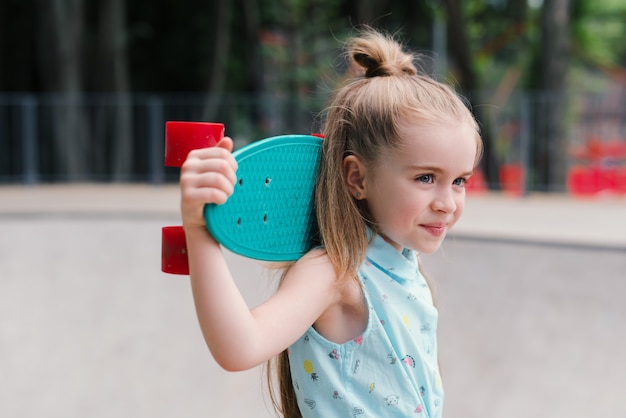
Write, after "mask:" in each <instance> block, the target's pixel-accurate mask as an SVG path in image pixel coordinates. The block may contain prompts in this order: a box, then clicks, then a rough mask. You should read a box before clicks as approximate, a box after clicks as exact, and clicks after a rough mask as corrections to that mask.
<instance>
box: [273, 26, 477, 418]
mask: <svg viewBox="0 0 626 418" xmlns="http://www.w3.org/2000/svg"><path fill="white" fill-rule="evenodd" d="M346 54H347V56H348V57H349V59H350V64H351V67H350V69H349V71H348V72H349V73H350V74H351V77H350V78H348V80H347V81H346V82H345V83H344V84H343V85H342V86H340V87H339V88H338V89H337V90H336V91H335V93H334V95H333V97H332V98H331V101H330V104H329V106H328V108H327V109H326V110H325V112H324V116H325V129H324V136H325V139H324V142H323V145H322V151H321V152H322V155H321V159H320V165H319V168H318V175H317V183H316V187H315V209H316V216H317V221H318V226H319V236H320V241H321V242H320V244H321V246H322V247H324V248H325V250H326V253H327V255H328V257H329V259H330V261H331V263H332V265H333V266H334V268H335V271H336V273H337V276H338V281H339V282H340V283H341V282H343V281H345V280H353V279H354V280H355V279H356V277H357V272H358V270H359V268H360V266H361V265H362V264H363V262H364V261H365V254H366V251H367V247H368V245H369V238H370V237H369V236H368V232H367V229H368V227H369V228H371V229H373V230H374V231H376V224H375V222H374V220H373V219H372V217H371V214H370V213H369V211H368V209H367V205H366V204H363V201H357V200H355V199H354V197H353V196H352V195H351V194H350V193H349V191H348V188H347V183H346V178H345V174H344V169H343V161H344V158H345V157H346V156H348V155H355V156H357V157H358V158H359V159H360V160H361V161H362V162H363V164H365V166H366V167H374V166H375V164H376V162H377V160H378V159H377V157H378V156H380V155H381V154H382V153H384V152H388V151H389V149H390V148H391V149H398V148H399V147H400V146H401V145H402V141H403V139H402V138H401V136H400V134H399V131H400V128H401V127H402V126H403V125H406V124H407V123H411V124H424V125H433V124H469V125H470V126H471V127H473V129H474V130H475V132H476V147H477V157H476V161H478V159H479V156H480V154H481V153H482V142H481V139H480V135H479V133H478V132H479V129H478V124H477V123H476V121H475V119H474V117H473V115H472V113H471V112H470V110H469V109H468V107H467V106H466V104H465V102H464V101H463V100H462V99H461V98H460V97H459V96H458V95H457V94H456V93H455V92H454V91H453V90H452V89H451V88H450V87H449V86H447V85H445V84H442V83H439V82H437V81H435V80H433V79H432V78H431V77H429V76H427V75H423V74H420V73H419V72H418V70H417V68H416V66H415V64H414V62H415V60H416V57H415V56H414V55H412V54H410V53H407V52H405V51H404V50H403V49H402V47H401V45H400V44H399V43H398V42H397V41H396V40H395V39H394V38H393V37H391V36H389V35H386V34H383V33H380V32H378V31H375V30H373V29H371V28H368V27H365V28H363V29H362V30H361V33H360V35H359V36H358V37H355V38H353V39H351V40H350V41H349V42H347V44H346ZM277 365H278V370H277V372H278V377H279V387H280V397H281V401H282V402H281V405H278V402H276V401H277V400H276V397H275V396H274V395H275V393H274V392H273V391H272V389H271V387H272V386H271V382H270V395H271V396H272V400H273V402H274V406H275V407H276V409H277V411H279V412H281V413H282V414H283V416H284V417H286V418H297V417H301V414H300V411H299V410H298V407H297V403H296V401H295V399H296V397H295V393H294V390H293V387H292V386H291V374H290V371H289V359H288V356H287V352H286V351H285V352H283V353H281V354H280V355H279V357H278V363H277ZM270 380H271V379H270Z"/></svg>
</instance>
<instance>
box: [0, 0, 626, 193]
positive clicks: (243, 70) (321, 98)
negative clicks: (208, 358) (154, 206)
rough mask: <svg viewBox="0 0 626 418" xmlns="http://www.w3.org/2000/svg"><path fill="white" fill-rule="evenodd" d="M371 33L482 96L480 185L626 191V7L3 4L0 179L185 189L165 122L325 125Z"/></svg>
mask: <svg viewBox="0 0 626 418" xmlns="http://www.w3.org/2000/svg"><path fill="white" fill-rule="evenodd" d="M361 23H366V24H370V25H373V26H375V27H378V28H380V29H384V30H386V31H389V32H392V33H397V34H398V36H399V38H400V39H401V40H402V41H403V42H404V43H405V44H406V45H407V47H408V48H410V49H411V50H412V51H414V52H417V53H419V54H422V64H421V65H422V67H423V69H424V71H426V72H428V73H429V74H432V75H433V76H434V77H436V78H437V79H439V80H442V81H447V82H449V83H451V84H452V85H454V87H455V88H456V89H457V90H458V91H459V93H461V94H463V95H465V96H466V97H467V98H468V99H469V100H470V102H471V105H472V108H473V110H474V112H475V114H476V117H477V118H478V119H479V121H480V123H481V126H482V132H483V136H484V140H485V143H486V148H485V149H486V154H485V158H484V159H483V161H482V166H481V171H480V173H478V174H479V175H478V176H476V178H475V181H474V186H475V187H477V188H479V189H485V188H489V189H504V190H507V191H509V192H511V193H520V192H521V193H525V192H526V191H570V192H573V193H577V194H585V195H589V194H595V193H598V192H600V193H602V192H608V193H617V194H621V193H626V168H624V166H625V165H626V133H625V132H626V127H625V122H624V121H625V120H626V118H625V115H624V113H625V112H626V110H625V109H626V87H625V86H626V69H625V66H626V44H625V43H624V42H623V39H624V38H625V37H626V4H625V3H624V2H622V1H620V0H545V1H542V0H476V1H474V0H464V1H460V0H423V1H399V0H377V1H373V0H364V1H354V0H347V1H341V0H311V1H302V0H236V1H228V2H225V1H203V0H159V1H143V0H133V1H128V0H98V1H84V0H3V1H2V2H1V3H0V149H2V150H3V152H2V153H0V181H1V182H4V183H39V182H63V181H98V182H111V181H113V182H127V181H132V182H150V183H162V182H167V181H170V180H175V179H176V172H175V171H172V172H170V171H167V170H166V169H164V168H163V164H162V153H163V152H162V150H163V137H164V135H163V133H164V132H163V131H164V122H165V121H167V120H193V121H214V122H223V123H225V125H226V130H227V134H228V135H230V136H233V137H235V138H237V139H239V140H240V141H241V142H240V143H245V142H249V141H253V140H256V139H261V138H264V137H267V136H273V135H277V134H285V133H309V132H311V131H315V130H317V129H319V124H318V120H317V118H316V115H317V114H318V112H319V111H320V110H322V109H323V106H324V104H325V100H326V98H327V96H328V92H329V90H330V89H332V87H333V85H334V83H336V81H337V80H338V79H339V76H340V74H341V71H342V70H343V68H342V65H343V61H342V60H341V59H339V57H338V54H339V52H340V51H339V49H338V48H339V46H340V43H341V41H342V40H343V39H345V38H346V37H347V36H349V35H350V34H353V33H354V27H356V26H358V25H359V24H361Z"/></svg>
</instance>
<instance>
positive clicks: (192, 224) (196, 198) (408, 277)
mask: <svg viewBox="0 0 626 418" xmlns="http://www.w3.org/2000/svg"><path fill="white" fill-rule="evenodd" d="M347 52H348V55H349V57H350V58H351V60H352V61H353V64H355V65H356V67H357V68H360V69H361V74H358V75H356V76H355V77H354V78H353V79H351V80H349V82H348V83H346V84H345V85H343V86H342V87H341V88H339V89H338V90H337V91H336V93H335V95H334V98H333V100H332V102H331V104H330V106H329V108H328V110H327V115H326V122H325V129H324V134H325V140H324V143H323V147H322V157H321V162H320V166H319V172H318V179H317V185H316V196H315V202H316V211H317V219H318V223H319V230H320V237H321V243H320V246H319V247H317V248H315V249H313V250H311V251H310V252H309V253H308V254H306V255H305V256H303V257H302V258H301V259H300V260H298V261H297V262H295V263H294V264H293V265H291V266H290V267H289V268H288V269H287V270H286V271H285V273H284V275H283V280H282V282H281V284H280V286H279V288H278V290H277V292H276V294H275V295H274V296H272V297H271V298H270V299H269V300H267V301H266V302H264V303H263V304H261V305H260V306H258V307H256V308H254V309H252V310H251V309H250V308H249V307H248V306H247V305H246V303H245V301H244V299H243V297H242V295H241V294H240V292H239V290H238V289H237V287H236V285H235V284H234V281H233V279H232V277H231V275H230V272H229V269H228V266H227V265H226V263H225V261H224V258H223V256H222V253H221V250H220V246H219V244H218V243H217V242H216V241H215V240H214V239H213V238H212V237H211V236H210V235H209V234H208V233H207V230H206V228H205V225H204V220H203V217H202V208H203V206H204V205H205V204H206V203H216V204H220V203H223V202H225V201H226V200H227V199H228V197H229V196H230V194H231V193H232V192H233V188H234V184H235V182H236V174H235V172H236V170H237V164H236V162H235V160H234V159H233V157H232V156H231V150H232V147H233V143H232V141H231V139H229V138H224V139H223V140H222V141H221V142H220V143H219V144H218V146H217V147H215V148H209V149H202V150H196V151H193V152H191V153H190V154H189V157H188V159H187V161H186V162H185V164H184V165H183V167H182V171H181V180H180V184H181V190H182V202H181V212H182V217H183V225H184V228H185V232H186V236H187V245H188V255H189V265H190V271H191V283H192V289H193V295H194V300H195V304H196V310H197V314H198V318H199V322H200V326H201V329H202V332H203V334H204V338H205V340H206V342H207V345H208V347H209V349H210V350H211V353H212V355H213V356H214V358H215V360H216V361H217V362H218V363H219V364H220V365H221V366H222V367H223V368H225V369H227V370H244V369H249V368H251V367H254V366H257V365H259V364H261V363H264V362H266V361H267V360H269V359H271V358H272V357H275V356H277V355H279V362H278V368H279V377H280V383H281V385H280V386H281V401H282V402H281V403H282V413H283V414H284V416H286V417H289V418H291V417H300V416H303V417H324V418H329V417H330V418H332V417H353V416H354V417H382V416H394V417H408V416H418V417H440V416H441V414H442V406H443V405H442V402H443V389H442V383H441V377H440V375H439V368H438V362H437V340H436V333H437V310H436V309H435V307H434V306H433V301H432V297H431V293H430V290H429V286H428V284H427V282H426V280H425V279H424V277H423V276H422V274H421V273H420V269H419V263H418V260H417V257H416V254H419V253H432V252H434V251H436V250H437V249H438V248H439V246H440V245H441V242H442V241H443V239H444V237H445V235H446V233H447V232H448V230H449V229H450V228H451V227H452V226H453V225H454V224H455V223H456V222H457V220H458V219H459V217H460V216H461V214H462V213H463V206H464V201H465V189H464V186H465V183H466V182H467V180H468V179H469V177H470V176H471V175H472V170H473V169H474V167H475V165H476V163H477V161H478V159H479V156H480V154H481V140H480V136H479V133H478V126H477V124H476V122H475V120H474V118H473V117H472V114H471V112H470V111H469V110H468V109H467V107H466V106H465V104H464V102H463V101H462V100H460V99H459V97H458V96H457V95H456V94H455V93H454V92H453V91H452V90H451V89H450V88H449V87H447V86H445V85H443V84H441V83H438V82H436V81H434V80H432V79H431V78H429V77H427V76H425V75H421V74H419V73H418V71H417V70H416V68H415V66H414V64H413V59H414V58H413V56H411V55H410V54H407V53H405V52H403V50H402V48H401V47H400V45H399V44H398V43H397V42H396V41H394V40H393V39H392V38H391V37H388V36H386V35H383V34H380V33H378V32H375V31H373V30H370V29H368V30H365V31H363V32H362V33H361V35H360V36H359V37H356V38H354V39H352V40H351V41H349V43H348V44H347ZM224 318H228V321H225V320H224Z"/></svg>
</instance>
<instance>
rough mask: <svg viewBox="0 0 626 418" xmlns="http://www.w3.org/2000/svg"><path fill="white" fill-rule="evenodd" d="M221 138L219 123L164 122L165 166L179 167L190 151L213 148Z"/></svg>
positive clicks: (221, 132)
mask: <svg viewBox="0 0 626 418" xmlns="http://www.w3.org/2000/svg"><path fill="white" fill-rule="evenodd" d="M223 136H224V125H223V124H221V123H209V122H166V123H165V165H166V166H167V167H180V166H182V165H183V163H184V162H185V160H186V159H187V155H188V154H189V152H190V151H191V150H194V149H200V148H207V147H213V146H215V145H216V144H217V143H218V142H219V141H220V139H222V137H223Z"/></svg>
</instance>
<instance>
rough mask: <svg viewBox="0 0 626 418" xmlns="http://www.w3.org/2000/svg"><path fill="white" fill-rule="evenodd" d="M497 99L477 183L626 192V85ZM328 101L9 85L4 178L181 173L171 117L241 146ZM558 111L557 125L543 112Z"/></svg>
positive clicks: (1, 125) (306, 118)
mask: <svg viewBox="0 0 626 418" xmlns="http://www.w3.org/2000/svg"><path fill="white" fill-rule="evenodd" d="M618 90H619V89H618ZM491 97H492V96H490V95H489V94H487V93H485V92H483V93H481V94H480V95H474V96H473V97H472V102H473V103H474V109H475V110H479V112H477V114H478V115H479V117H480V118H481V119H482V120H480V123H481V126H482V129H483V131H484V132H483V133H484V135H485V136H489V138H490V144H491V158H490V159H491V161H490V163H491V164H487V165H485V166H486V167H488V170H489V172H488V173H482V172H479V173H478V175H477V176H475V177H476V178H475V180H476V181H475V182H474V184H473V186H472V187H471V190H472V191H480V190H484V189H487V188H490V189H502V190H504V191H506V192H509V193H513V194H524V193H525V192H527V191H533V190H542V191H565V190H567V191H572V192H575V193H580V194H597V193H605V192H608V193H620V194H626V90H625V89H622V90H619V91H612V92H610V93H605V94H594V95H592V94H585V95H582V94H581V95H569V96H567V97H555V96H554V95H551V94H546V93H541V94H539V93H533V94H529V93H526V94H517V95H512V96H510V97H508V98H507V99H506V100H505V101H504V102H503V103H500V104H495V105H494V104H489V103H490V102H491V100H490V98H491ZM322 106H323V101H322V100H320V99H318V98H311V99H309V98H303V97H289V96H262V97H250V96H233V95H224V96H220V97H215V96H210V95H205V94H176V95H171V94H132V95H130V94H76V95H67V94H65V95H58V94H47V95H34V94H0V150H2V151H1V152H0V183H26V184H35V183H41V182H61V181H74V182H76V181H104V182H110V181H123V182H130V181H133V182H151V183H163V182H168V181H174V180H176V178H177V170H175V169H166V168H165V167H164V166H163V149H164V127H165V122H166V121H169V120H189V121H219V122H223V123H224V124H225V125H226V133H227V134H228V135H229V136H232V137H233V138H235V139H236V140H237V141H238V142H239V144H241V143H247V142H250V141H253V140H256V139H261V138H264V137H268V136H273V135H279V134H286V133H310V132H316V131H319V129H320V128H319V123H318V122H319V120H318V119H317V112H318V111H319V110H320V109H322ZM555 109H558V114H557V116H558V120H557V122H558V124H559V125H560V126H559V127H558V129H556V128H557V127H555V126H553V125H554V118H553V119H552V121H550V119H546V118H545V117H544V116H545V115H546V114H552V115H554V112H555ZM481 178H489V179H490V181H489V182H484V183H481V181H480V180H481Z"/></svg>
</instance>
